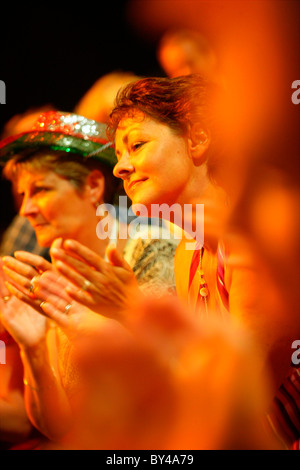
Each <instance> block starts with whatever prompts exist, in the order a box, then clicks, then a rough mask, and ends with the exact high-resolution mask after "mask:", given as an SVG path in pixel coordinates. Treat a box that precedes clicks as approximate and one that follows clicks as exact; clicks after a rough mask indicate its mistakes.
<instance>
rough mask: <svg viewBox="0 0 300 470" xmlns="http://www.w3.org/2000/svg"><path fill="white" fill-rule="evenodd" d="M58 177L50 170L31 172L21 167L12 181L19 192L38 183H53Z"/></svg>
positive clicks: (31, 170)
mask: <svg viewBox="0 0 300 470" xmlns="http://www.w3.org/2000/svg"><path fill="white" fill-rule="evenodd" d="M57 178H59V176H58V175H57V174H56V173H54V171H51V170H45V171H41V170H33V169H29V168H27V167H26V166H24V165H21V166H20V167H19V169H18V172H17V178H16V180H15V181H14V183H15V184H16V186H17V188H18V189H19V190H21V189H24V188H29V187H32V186H35V185H37V184H40V183H54V182H55V181H56V180H57Z"/></svg>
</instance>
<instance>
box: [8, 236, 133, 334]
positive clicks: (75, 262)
mask: <svg viewBox="0 0 300 470" xmlns="http://www.w3.org/2000/svg"><path fill="white" fill-rule="evenodd" d="M50 254H51V260H52V263H50V262H48V261H46V260H45V259H44V258H42V257H40V256H38V255H34V254H32V253H28V252H25V251H17V252H15V254H14V255H15V257H11V256H5V257H4V258H3V259H2V262H3V263H2V264H3V273H4V276H5V279H6V280H4V279H2V283H1V284H2V285H1V290H2V295H1V297H2V304H3V305H2V307H5V308H2V309H1V310H2V315H1V316H2V317H3V318H2V320H4V321H3V323H4V326H5V325H8V330H9V331H13V336H17V338H16V339H17V340H18V339H19V338H18V331H16V329H17V330H19V333H20V332H21V331H20V330H21V324H22V321H21V315H23V318H24V316H26V315H27V317H26V319H24V320H25V321H26V323H27V322H28V321H29V316H30V315H31V313H30V312H29V310H28V309H27V312H25V311H24V302H25V304H26V305H27V306H29V307H30V309H32V308H33V309H34V310H35V312H38V313H39V314H41V313H42V314H43V316H44V317H46V318H50V319H51V320H54V321H55V322H56V323H57V324H58V325H59V326H61V327H66V328H69V327H71V328H72V327H73V328H76V326H78V325H79V324H82V322H83V323H84V317H86V318H88V316H87V312H89V313H90V314H92V315H93V314H94V315H95V314H96V316H97V317H99V314H101V316H103V317H108V318H112V319H115V320H119V321H120V322H121V323H122V322H123V320H124V321H126V320H125V318H123V314H124V312H125V311H126V309H127V307H128V305H129V303H130V301H131V300H132V298H133V295H132V292H133V290H134V292H135V294H134V295H135V296H136V294H137V293H138V292H139V289H138V286H137V281H136V279H135V276H134V274H133V271H132V269H131V268H130V266H129V265H128V264H127V262H126V261H125V260H124V259H123V258H122V256H121V255H120V254H119V253H118V251H117V249H116V246H115V245H114V244H111V245H109V246H108V247H107V249H106V256H107V259H108V261H105V260H104V259H103V258H102V257H100V256H99V255H97V254H96V253H95V252H93V251H92V250H90V249H88V248H86V247H85V246H83V245H81V244H80V243H79V242H77V241H75V240H66V241H63V240H62V239H57V240H55V241H54V242H53V244H52V246H51V249H50ZM20 301H21V302H22V304H23V310H22V313H21V311H20V310H21V308H20ZM9 307H10V308H9ZM18 307H19V308H18ZM25 310H26V309H25ZM5 311H6V312H7V313H6V315H5ZM9 311H10V312H9ZM17 312H18V313H17ZM39 317H41V315H39ZM14 318H15V322H14ZM32 320H34V322H35V324H36V321H37V322H41V321H42V319H41V318H39V319H38V318H37V317H35V318H34V319H33V318H32ZM17 323H18V327H17ZM23 331H24V330H23ZM21 342H23V341H22V339H21Z"/></svg>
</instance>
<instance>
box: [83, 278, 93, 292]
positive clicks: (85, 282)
mask: <svg viewBox="0 0 300 470" xmlns="http://www.w3.org/2000/svg"><path fill="white" fill-rule="evenodd" d="M91 284H92V283H91V282H90V281H88V280H87V279H85V280H84V283H83V286H82V288H81V289H82V290H88V288H89V287H90V286H91Z"/></svg>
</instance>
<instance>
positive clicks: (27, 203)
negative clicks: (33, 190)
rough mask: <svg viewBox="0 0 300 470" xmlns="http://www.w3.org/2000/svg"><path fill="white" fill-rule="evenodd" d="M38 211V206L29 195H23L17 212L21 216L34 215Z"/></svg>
mask: <svg viewBox="0 0 300 470" xmlns="http://www.w3.org/2000/svg"><path fill="white" fill-rule="evenodd" d="M38 212H39V209H38V206H37V205H36V203H35V202H34V201H33V198H32V197H30V196H24V197H23V201H22V204H21V207H20V210H19V214H20V215H22V216H23V217H29V216H32V215H36V214H37V213H38Z"/></svg>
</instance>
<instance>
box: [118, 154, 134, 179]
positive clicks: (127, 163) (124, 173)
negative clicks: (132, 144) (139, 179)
mask: <svg viewBox="0 0 300 470" xmlns="http://www.w3.org/2000/svg"><path fill="white" fill-rule="evenodd" d="M133 172H134V166H133V164H132V162H131V159H130V158H129V155H128V152H124V154H123V155H122V157H121V158H120V160H119V161H118V163H117V164H116V165H115V167H114V170H113V174H114V175H115V176H116V178H121V179H122V180H126V179H127V178H128V177H129V176H130V175H131V174H132V173H133Z"/></svg>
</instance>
